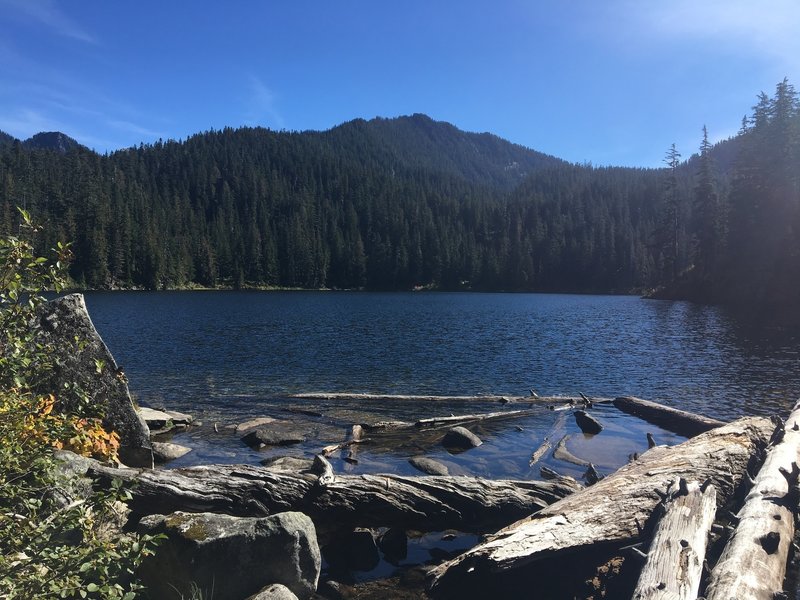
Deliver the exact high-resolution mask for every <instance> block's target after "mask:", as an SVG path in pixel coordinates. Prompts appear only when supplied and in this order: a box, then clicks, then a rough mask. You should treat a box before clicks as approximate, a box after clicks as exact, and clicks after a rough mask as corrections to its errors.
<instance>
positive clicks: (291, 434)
mask: <svg viewBox="0 0 800 600" xmlns="http://www.w3.org/2000/svg"><path fill="white" fill-rule="evenodd" d="M242 441H243V442H244V443H245V444H247V445H248V446H250V447H251V448H263V447H264V446H288V445H290V444H298V443H300V442H305V441H306V438H305V436H304V435H303V434H301V433H298V432H297V431H292V430H291V429H286V428H285V427H282V426H277V427H271V426H266V425H265V426H263V427H257V428H256V429H253V430H251V431H249V432H248V433H246V434H245V435H243V436H242Z"/></svg>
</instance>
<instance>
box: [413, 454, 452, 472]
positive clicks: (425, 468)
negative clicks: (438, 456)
mask: <svg viewBox="0 0 800 600" xmlns="http://www.w3.org/2000/svg"><path fill="white" fill-rule="evenodd" d="M408 462H409V463H411V466H412V467H414V468H415V469H419V470H420V471H422V472H423V473H427V474H428V475H449V474H450V471H449V470H448V468H447V466H446V465H443V464H442V463H440V462H439V461H438V460H434V459H432V458H428V457H427V456H412V457H411V458H409V459H408Z"/></svg>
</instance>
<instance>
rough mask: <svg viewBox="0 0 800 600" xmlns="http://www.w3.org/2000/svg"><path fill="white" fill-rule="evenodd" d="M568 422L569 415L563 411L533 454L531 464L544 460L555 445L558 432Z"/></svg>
mask: <svg viewBox="0 0 800 600" xmlns="http://www.w3.org/2000/svg"><path fill="white" fill-rule="evenodd" d="M566 423H567V415H566V413H562V414H561V415H560V416H559V417H558V419H556V422H555V423H554V424H553V426H552V427H551V428H550V431H548V432H547V435H545V436H544V439H543V440H542V443H541V444H540V445H539V447H538V448H537V449H536V450H534V451H533V454H531V459H530V461H529V462H528V465H529V466H531V467H532V466H533V465H535V464H536V463H537V462H539V461H540V460H542V458H544V456H545V455H546V454H547V452H548V451H549V450H550V449H551V448H552V447H553V439H554V438H555V437H556V436H557V435H558V433H559V432H560V431H561V430H562V429H564V426H565V425H566Z"/></svg>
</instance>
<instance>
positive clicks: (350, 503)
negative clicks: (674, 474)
mask: <svg viewBox="0 0 800 600" xmlns="http://www.w3.org/2000/svg"><path fill="white" fill-rule="evenodd" d="M318 458H319V457H318ZM324 462H325V463H327V461H324ZM317 463H319V464H323V463H322V462H320V461H317ZM315 464H316V463H315ZM312 470H314V471H315V472H316V473H309V472H306V473H290V472H285V471H284V472H281V471H270V470H269V469H265V468H262V467H255V466H249V465H212V466H201V467H190V468H185V469H174V470H169V471H160V470H156V471H153V470H146V471H140V470H135V469H127V468H111V467H106V466H102V465H100V464H99V463H93V464H92V466H91V467H90V469H89V472H88V474H89V475H90V476H91V477H92V478H93V479H95V480H97V481H98V482H99V483H100V484H101V485H108V484H110V482H111V480H113V479H115V478H116V479H121V480H122V481H123V482H125V483H129V484H132V487H131V490H130V491H131V494H132V499H131V501H130V503H129V506H130V508H131V509H132V510H133V511H134V512H136V513H139V514H169V513H171V512H175V511H179V510H181V511H185V512H214V513H223V514H229V515H233V516H247V517H250V516H265V515H269V514H274V513H278V512H283V511H287V510H292V511H299V512H303V513H305V514H307V515H308V516H309V517H311V518H312V520H313V521H314V524H315V525H316V526H317V527H318V528H320V529H323V530H329V529H338V528H342V527H397V528H400V529H413V530H416V531H441V530H445V529H457V530H460V531H465V532H472V533H476V532H485V531H493V530H496V529H497V528H498V527H502V526H505V525H507V524H508V523H509V522H512V521H514V520H515V519H519V518H521V517H523V516H527V515H528V514H530V513H531V512H535V511H536V510H538V509H540V508H542V507H544V506H547V505H548V504H552V503H553V502H555V501H556V500H559V499H560V498H563V497H564V496H566V495H568V494H570V493H572V492H574V491H576V490H577V489H580V486H579V485H578V484H577V483H574V482H569V481H568V480H566V479H562V480H558V481H552V482H550V481H512V480H488V479H479V478H475V477H451V476H447V477H443V476H431V477H406V476H399V475H334V476H332V477H331V473H329V472H327V470H326V469H325V470H324V469H312ZM322 477H326V479H327V481H325V482H323V480H322Z"/></svg>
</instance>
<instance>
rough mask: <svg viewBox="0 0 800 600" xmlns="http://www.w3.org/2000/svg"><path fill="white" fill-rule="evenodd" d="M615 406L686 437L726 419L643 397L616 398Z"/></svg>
mask: <svg viewBox="0 0 800 600" xmlns="http://www.w3.org/2000/svg"><path fill="white" fill-rule="evenodd" d="M614 406H616V407H617V408H618V409H619V410H621V411H622V412H624V413H627V414H629V415H633V416H635V417H639V418H640V419H644V420H645V421H647V422H648V423H652V424H653V425H658V426H659V427H661V428H662V429H666V430H667V431H671V432H672V433H677V434H678V435H684V436H686V437H694V436H695V435H698V434H700V433H703V432H705V431H709V430H711V429H714V428H715V427H719V426H721V425H724V424H725V421H718V420H717V419H711V418H709V417H704V416H703V415H698V414H695V413H691V412H688V411H685V410H679V409H677V408H672V407H671V406H664V405H663V404H659V403H658V402H651V401H650V400H642V399H641V398H633V397H623V398H615V399H614Z"/></svg>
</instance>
